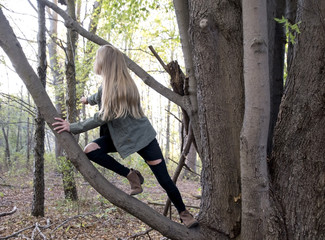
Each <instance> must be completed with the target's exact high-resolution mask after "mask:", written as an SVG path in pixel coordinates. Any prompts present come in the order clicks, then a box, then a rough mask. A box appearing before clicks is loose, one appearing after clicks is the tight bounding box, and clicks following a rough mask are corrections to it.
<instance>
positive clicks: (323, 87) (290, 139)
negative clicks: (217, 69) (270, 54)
mask: <svg viewBox="0 0 325 240" xmlns="http://www.w3.org/2000/svg"><path fill="white" fill-rule="evenodd" d="M297 12H298V13H299V14H297V19H296V21H297V22H298V21H301V24H300V25H299V28H300V31H301V33H300V34H299V35H298V36H297V39H296V44H294V45H293V59H292V62H291V67H290V70H289V72H288V78H287V87H286V91H285V94H284V97H283V100H282V103H281V107H280V113H279V119H278V122H277V125H276V128H275V134H274V146H273V152H272V158H271V170H272V171H271V177H272V178H271V179H272V189H273V193H274V194H273V198H274V201H275V203H276V206H277V211H278V212H279V215H278V216H277V219H275V226H277V227H276V228H275V229H276V231H277V234H278V236H277V238H276V239H325V204H324V203H325V198H324V196H325V181H324V179H325V148H324V146H325V128H324V126H325V115H324V109H325V78H324V76H325V68H324V66H325V45H324V42H325V22H324V16H325V2H324V1H316V0H305V1H299V4H298V10H297Z"/></svg>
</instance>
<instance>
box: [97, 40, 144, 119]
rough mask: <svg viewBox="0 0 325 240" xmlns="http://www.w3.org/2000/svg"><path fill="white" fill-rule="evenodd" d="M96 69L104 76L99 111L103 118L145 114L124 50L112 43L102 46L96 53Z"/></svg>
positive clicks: (136, 116)
mask: <svg viewBox="0 0 325 240" xmlns="http://www.w3.org/2000/svg"><path fill="white" fill-rule="evenodd" d="M94 71H95V73H96V74H98V75H101V76H102V78H103V82H102V101H101V108H100V111H99V113H100V116H101V119H102V120H105V121H106V120H113V119H116V118H121V117H122V118H123V117H126V116H127V115H131V116H132V117H134V118H141V117H143V116H144V114H143V111H142V109H141V105H140V95H139V91H138V88H137V86H136V85H135V82H134V81H133V79H132V77H131V76H130V74H129V72H128V69H127V65H126V63H125V60H124V57H123V54H122V52H120V51H119V50H118V49H116V48H114V47H113V46H110V45H104V46H102V47H100V48H99V49H98V50H97V53H96V60H95V63H94Z"/></svg>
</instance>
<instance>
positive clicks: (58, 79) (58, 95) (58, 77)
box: [47, 0, 64, 165]
mask: <svg viewBox="0 0 325 240" xmlns="http://www.w3.org/2000/svg"><path fill="white" fill-rule="evenodd" d="M53 2H54V4H57V0H54V1H53ZM47 10H48V14H49V16H50V18H49V22H50V29H49V35H50V37H51V39H50V40H49V44H48V50H49V59H50V62H49V63H50V69H51V74H52V78H53V86H54V92H55V100H54V102H55V108H56V111H57V112H58V113H59V114H60V116H61V118H63V112H64V111H63V101H64V90H63V74H62V72H61V71H60V69H61V66H60V63H59V60H58V51H57V42H56V41H57V35H58V14H57V13H56V12H55V11H50V9H47ZM62 157H63V148H62V146H61V145H60V144H59V142H58V139H57V138H55V158H56V161H57V163H58V165H59V164H60V159H62Z"/></svg>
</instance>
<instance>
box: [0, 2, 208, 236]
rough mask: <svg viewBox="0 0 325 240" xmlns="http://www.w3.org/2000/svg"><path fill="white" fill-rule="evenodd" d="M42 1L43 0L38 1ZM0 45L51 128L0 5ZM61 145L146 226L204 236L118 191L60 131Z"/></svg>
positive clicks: (44, 101) (46, 102) (51, 113)
mask: <svg viewBox="0 0 325 240" xmlns="http://www.w3.org/2000/svg"><path fill="white" fill-rule="evenodd" d="M42 1H43V0H42ZM0 47H1V48H2V49H3V50H4V51H5V53H6V54H7V55H8V57H9V59H10V61H11V62H12V64H13V66H14V68H15V69H16V71H17V74H18V75H19V77H20V78H21V79H22V80H23V81H24V83H25V85H26V87H27V89H28V91H29V92H30V94H31V95H32V97H33V99H34V102H35V104H36V105H37V106H38V108H39V111H40V112H41V114H42V116H43V117H44V119H45V120H46V122H47V123H48V125H49V127H50V128H51V129H52V130H53V127H52V124H53V123H54V117H59V114H58V113H57V112H56V110H55V107H54V106H53V104H52V102H51V100H50V98H49V96H48V95H47V93H46V91H45V89H44V87H43V86H42V84H41V82H40V79H39V78H38V76H37V75H36V73H35V72H34V70H33V68H32V67H31V66H30V64H29V63H28V61H27V59H26V56H25V54H24V52H23V50H22V47H21V45H20V44H19V42H18V40H17V38H16V36H15V34H14V32H13V30H12V28H11V27H10V25H9V22H8V20H7V19H6V17H5V16H4V15H3V12H2V10H1V8H0ZM53 132H54V134H55V135H56V137H57V138H58V140H59V142H60V143H61V145H62V146H63V147H64V149H65V151H66V153H67V155H68V157H69V159H70V160H71V162H72V163H73V165H74V166H75V167H76V169H78V170H79V171H80V173H81V174H82V175H83V177H84V178H85V179H86V180H87V181H88V182H89V183H90V185H91V186H92V187H93V188H94V189H96V191H97V192H98V193H100V194H101V195H102V196H103V197H105V198H106V199H107V200H108V201H110V202H111V203H112V204H114V205H115V206H118V207H120V208H122V209H124V210H125V211H127V212H128V213H130V214H132V215H133V216H135V217H137V218H138V219H140V220H141V221H143V222H144V223H146V224H148V225H149V226H150V227H152V228H154V229H156V230H157V231H159V232H160V233H162V234H163V235H164V236H166V237H168V238H171V239H188V240H192V239H193V240H194V239H204V237H203V236H202V233H201V232H200V228H197V229H187V228H186V227H185V226H182V225H181V224H179V223H176V222H173V221H171V220H169V219H168V218H166V217H164V216H163V215H161V214H159V213H158V212H156V211H155V210H154V209H152V208H150V207H149V206H148V205H146V204H145V203H143V202H142V201H140V200H138V199H136V198H134V197H132V196H129V195H127V194H126V193H124V192H123V191H121V190H119V189H118V188H117V187H115V186H114V185H113V184H111V183H110V182H109V181H107V179H106V178H105V177H104V176H103V175H102V174H101V173H100V172H99V171H98V170H97V169H96V168H95V167H94V165H93V164H92V163H91V162H90V161H89V159H88V158H87V156H86V155H85V154H84V152H83V151H82V149H81V148H80V146H79V145H78V143H77V142H76V140H75V139H74V137H73V136H72V134H70V133H68V132H63V133H61V134H57V133H56V132H55V131H53Z"/></svg>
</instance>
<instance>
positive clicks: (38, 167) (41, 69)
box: [32, 1, 47, 216]
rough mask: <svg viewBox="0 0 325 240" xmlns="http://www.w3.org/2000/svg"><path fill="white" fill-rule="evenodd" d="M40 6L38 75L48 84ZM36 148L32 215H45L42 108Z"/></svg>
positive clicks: (43, 84) (41, 6) (38, 122)
mask: <svg viewBox="0 0 325 240" xmlns="http://www.w3.org/2000/svg"><path fill="white" fill-rule="evenodd" d="M37 6H38V35H37V38H38V68H37V71H38V76H39V79H40V81H41V83H40V84H42V86H43V87H44V88H45V85H46V68H47V63H46V37H45V5H44V4H43V3H42V2H40V1H37ZM35 122H36V129H35V142H36V144H35V148H34V153H35V155H34V181H33V189H34V195H33V204H32V215H33V216H44V189H45V183H44V141H45V120H44V117H43V115H42V113H41V110H40V109H38V110H37V116H36V119H35Z"/></svg>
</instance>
